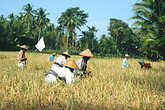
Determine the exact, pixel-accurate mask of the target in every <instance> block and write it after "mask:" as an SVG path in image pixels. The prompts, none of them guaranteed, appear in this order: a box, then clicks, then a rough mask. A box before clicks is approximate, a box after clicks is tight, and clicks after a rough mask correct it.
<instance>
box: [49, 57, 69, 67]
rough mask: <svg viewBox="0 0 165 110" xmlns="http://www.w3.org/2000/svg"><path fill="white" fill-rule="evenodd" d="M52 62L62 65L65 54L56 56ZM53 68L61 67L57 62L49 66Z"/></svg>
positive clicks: (64, 61)
mask: <svg viewBox="0 0 165 110" xmlns="http://www.w3.org/2000/svg"><path fill="white" fill-rule="evenodd" d="M54 62H57V63H58V64H60V65H61V66H63V65H64V64H65V63H66V58H65V56H61V57H57V58H56V60H54ZM53 68H61V67H60V66H59V65H57V64H53V65H52V66H51V69H53Z"/></svg>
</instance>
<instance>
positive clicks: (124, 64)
mask: <svg viewBox="0 0 165 110" xmlns="http://www.w3.org/2000/svg"><path fill="white" fill-rule="evenodd" d="M128 58H129V55H128V54H126V55H125V58H124V59H123V62H122V65H121V67H122V68H125V67H127V68H128V67H129V64H128Z"/></svg>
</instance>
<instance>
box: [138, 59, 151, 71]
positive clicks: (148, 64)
mask: <svg viewBox="0 0 165 110" xmlns="http://www.w3.org/2000/svg"><path fill="white" fill-rule="evenodd" d="M139 64H140V65H141V69H143V68H144V69H150V68H151V67H152V66H151V64H150V63H145V62H144V61H143V60H139Z"/></svg>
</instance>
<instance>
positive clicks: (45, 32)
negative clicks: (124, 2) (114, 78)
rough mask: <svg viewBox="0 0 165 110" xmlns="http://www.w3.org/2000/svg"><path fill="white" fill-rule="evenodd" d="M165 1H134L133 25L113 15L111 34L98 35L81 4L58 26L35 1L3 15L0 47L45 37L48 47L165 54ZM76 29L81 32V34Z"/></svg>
mask: <svg viewBox="0 0 165 110" xmlns="http://www.w3.org/2000/svg"><path fill="white" fill-rule="evenodd" d="M164 8H165V2H164V1H163V0H142V1H140V2H137V3H136V4H134V5H133V9H132V10H133V11H134V16H133V17H132V18H130V19H134V20H135V22H134V23H133V28H130V27H129V26H128V24H127V23H125V22H123V21H122V20H120V19H115V18H110V22H109V26H108V28H107V30H108V34H107V36H106V35H104V34H103V35H102V36H99V37H100V39H98V36H96V33H97V31H98V29H96V28H95V26H92V27H90V26H87V29H88V30H86V31H83V30H81V27H82V26H86V23H87V20H86V19H87V18H88V13H85V12H84V11H83V10H80V8H79V7H74V8H69V9H67V10H66V11H65V12H62V13H61V16H60V17H59V18H58V24H59V25H58V26H55V25H54V24H53V23H50V20H49V18H48V17H47V16H48V15H49V13H47V12H46V9H43V8H39V9H37V10H33V6H32V5H31V4H26V5H24V6H23V8H22V11H23V12H20V14H19V15H14V14H13V13H11V14H10V15H9V16H8V17H7V18H6V17H4V16H3V15H1V16H0V50H5V51H7V50H18V49H19V48H18V47H19V46H20V45H23V44H25V45H27V46H28V48H29V49H30V50H35V45H36V44H37V42H38V40H39V39H40V38H41V37H44V41H45V44H46V50H61V51H65V50H69V51H72V52H73V51H74V52H78V51H82V50H84V49H86V48H89V49H90V50H91V51H92V52H93V53H94V55H97V56H107V57H113V56H118V57H121V56H123V55H124V54H126V53H128V54H130V55H132V56H139V57H146V58H149V59H152V60H154V61H156V60H158V59H159V58H162V59H163V58H165V9H164ZM76 30H80V31H81V34H80V35H77V33H76Z"/></svg>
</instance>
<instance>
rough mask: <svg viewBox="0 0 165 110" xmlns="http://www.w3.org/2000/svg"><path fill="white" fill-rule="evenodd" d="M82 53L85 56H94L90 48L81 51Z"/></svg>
mask: <svg viewBox="0 0 165 110" xmlns="http://www.w3.org/2000/svg"><path fill="white" fill-rule="evenodd" d="M80 55H81V56H84V57H93V54H92V53H91V51H90V50H89V49H86V50H84V51H83V52H81V53H80Z"/></svg>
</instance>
